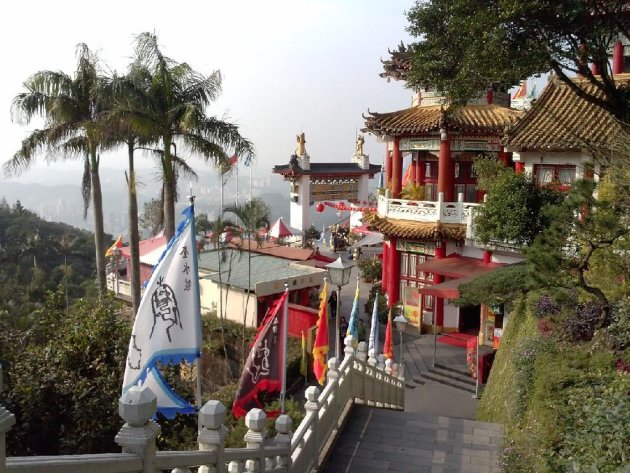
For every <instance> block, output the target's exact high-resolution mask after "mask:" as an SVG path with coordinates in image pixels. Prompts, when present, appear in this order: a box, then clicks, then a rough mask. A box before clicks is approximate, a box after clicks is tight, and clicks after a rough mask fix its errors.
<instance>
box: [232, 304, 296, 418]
mask: <svg viewBox="0 0 630 473" xmlns="http://www.w3.org/2000/svg"><path fill="white" fill-rule="evenodd" d="M286 299H287V293H286V292H285V293H283V294H282V296H280V297H279V298H278V299H277V300H276V301H275V302H274V303H273V304H272V305H271V307H269V310H268V311H267V315H265V319H264V321H263V323H262V324H261V326H260V328H259V329H258V332H257V333H256V337H255V338H254V341H253V343H252V345H251V350H250V352H249V356H248V357H247V361H246V362H245V368H244V369H243V373H242V374H241V379H240V381H239V383H238V389H237V390H236V396H235V398H234V404H233V405H232V414H234V417H236V418H237V419H238V418H239V417H242V416H244V415H245V414H247V412H248V411H249V410H250V409H253V408H254V407H258V408H260V409H263V408H264V404H263V402H262V401H261V400H260V399H259V398H258V395H259V393H261V392H266V393H274V392H280V389H281V387H282V376H283V366H282V351H283V350H284V347H283V346H282V324H283V317H282V308H283V307H284V304H285V301H286Z"/></svg>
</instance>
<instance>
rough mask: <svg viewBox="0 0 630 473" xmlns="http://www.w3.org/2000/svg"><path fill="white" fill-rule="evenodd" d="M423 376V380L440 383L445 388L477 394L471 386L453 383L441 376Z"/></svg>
mask: <svg viewBox="0 0 630 473" xmlns="http://www.w3.org/2000/svg"><path fill="white" fill-rule="evenodd" d="M421 376H422V378H424V379H428V380H429V381H433V382H435V383H440V384H443V385H445V386H450V387H452V388H456V389H459V390H461V391H466V392H469V393H471V394H475V388H474V387H471V386H470V385H469V384H464V383H460V382H456V381H452V380H449V379H446V378H443V377H441V376H439V375H433V374H427V373H422V374H421ZM473 386H474V385H473Z"/></svg>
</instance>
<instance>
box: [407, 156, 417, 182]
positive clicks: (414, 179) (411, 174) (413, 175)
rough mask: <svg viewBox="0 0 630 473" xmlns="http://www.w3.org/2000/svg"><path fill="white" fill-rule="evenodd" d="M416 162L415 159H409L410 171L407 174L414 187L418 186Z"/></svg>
mask: <svg viewBox="0 0 630 473" xmlns="http://www.w3.org/2000/svg"><path fill="white" fill-rule="evenodd" d="M417 176H418V160H417V158H411V171H410V172H409V177H411V182H412V183H413V185H414V186H417V185H418V178H417Z"/></svg>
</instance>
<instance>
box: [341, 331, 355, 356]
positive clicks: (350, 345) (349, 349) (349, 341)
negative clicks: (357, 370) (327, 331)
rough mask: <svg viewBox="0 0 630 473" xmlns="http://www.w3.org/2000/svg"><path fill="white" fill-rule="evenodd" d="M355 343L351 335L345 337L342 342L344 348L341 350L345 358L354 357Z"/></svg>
mask: <svg viewBox="0 0 630 473" xmlns="http://www.w3.org/2000/svg"><path fill="white" fill-rule="evenodd" d="M356 341H357V339H356V338H354V337H353V336H352V335H348V336H346V338H344V340H343V342H344V344H345V345H346V347H345V348H344V349H343V352H344V354H345V356H354V343H355V342H356Z"/></svg>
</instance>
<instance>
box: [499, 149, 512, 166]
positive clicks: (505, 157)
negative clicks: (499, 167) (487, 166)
mask: <svg viewBox="0 0 630 473" xmlns="http://www.w3.org/2000/svg"><path fill="white" fill-rule="evenodd" d="M499 161H501V162H502V163H503V165H504V166H505V167H509V166H510V156H509V154H508V152H507V151H505V148H503V147H501V149H500V150H499Z"/></svg>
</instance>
